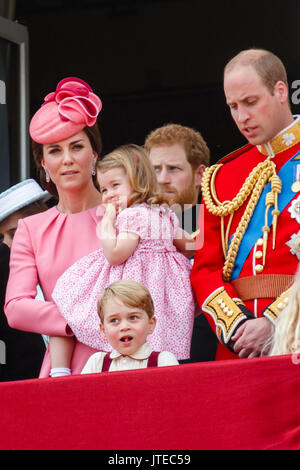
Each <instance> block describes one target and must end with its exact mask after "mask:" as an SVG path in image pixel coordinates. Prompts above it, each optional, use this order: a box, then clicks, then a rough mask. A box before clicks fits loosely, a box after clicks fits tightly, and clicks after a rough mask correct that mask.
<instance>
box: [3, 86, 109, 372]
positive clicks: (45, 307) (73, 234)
mask: <svg viewBox="0 0 300 470" xmlns="http://www.w3.org/2000/svg"><path fill="white" fill-rule="evenodd" d="M101 107H102V104H101V101H100V99H99V97H98V96H97V95H95V94H94V93H93V90H92V89H91V88H90V86H89V85H88V84H87V83H86V82H84V81H83V80H80V79H78V78H73V77H71V78H66V79H64V80H62V81H61V82H59V84H58V85H57V88H56V91H55V92H53V93H50V94H49V95H47V96H46V98H45V101H44V103H43V105H42V106H41V108H40V109H39V110H38V111H37V112H36V114H35V115H34V116H33V118H32V120H31V123H30V129H29V132H30V135H31V138H32V140H33V153H34V157H35V162H36V164H37V167H38V168H39V170H40V178H41V183H42V185H43V186H44V187H45V188H46V189H47V190H48V191H50V192H51V193H52V194H53V195H55V196H56V197H57V205H56V206H54V207H52V208H51V209H49V210H47V211H46V212H43V213H41V214H37V215H33V216H30V217H27V218H25V219H22V220H20V221H19V225H18V229H17V231H16V234H15V237H14V241H13V245H12V250H11V261H10V276H9V281H8V285H7V291H6V304H5V313H6V315H7V319H8V322H9V324H10V326H11V327H13V328H17V329H19V330H24V331H31V332H35V333H40V334H44V335H48V336H51V337H53V336H54V337H55V336H61V337H67V336H72V335H73V334H72V332H71V330H70V328H69V327H68V325H67V324H66V322H65V320H64V319H63V317H62V316H61V314H60V313H59V311H58V310H57V307H56V305H55V304H54V302H53V300H52V297H51V293H52V291H53V288H54V286H55V283H56V280H57V279H58V278H59V277H60V275H61V274H62V273H63V272H64V271H65V270H66V269H67V268H68V267H69V266H71V265H72V264H73V263H74V262H75V261H77V260H78V259H79V258H81V257H83V256H85V255H87V254H89V253H90V252H92V251H94V250H97V249H98V248H99V246H100V240H99V239H98V237H97V235H96V226H97V224H98V223H99V221H100V219H99V217H97V214H96V211H97V206H98V205H99V204H100V202H101V196H100V193H99V191H98V190H97V188H96V187H95V185H94V178H93V176H94V175H95V164H96V160H97V158H98V155H99V153H100V152H101V137H100V133H99V130H98V127H97V123H96V121H97V116H98V114H99V112H100V110H101ZM37 284H39V285H40V286H41V288H42V291H43V294H44V298H45V301H42V300H36V286H37ZM74 342H75V348H74V351H72V352H73V356H72V362H71V370H72V373H73V374H76V373H80V372H81V370H82V368H83V366H84V364H85V363H86V362H87V359H88V358H89V356H90V355H91V354H93V353H94V352H95V350H94V349H92V348H90V347H88V346H86V345H84V344H82V343H80V342H78V341H76V339H75V338H74ZM49 373H50V358H49V352H48V351H47V352H46V355H45V358H44V361H43V365H42V369H41V373H40V377H48V376H49ZM60 375H63V373H62V374H60Z"/></svg>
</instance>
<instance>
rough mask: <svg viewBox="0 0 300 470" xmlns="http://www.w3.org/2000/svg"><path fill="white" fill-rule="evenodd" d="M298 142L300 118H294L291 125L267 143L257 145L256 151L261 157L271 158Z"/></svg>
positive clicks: (299, 140) (299, 139) (299, 138)
mask: <svg viewBox="0 0 300 470" xmlns="http://www.w3.org/2000/svg"><path fill="white" fill-rule="evenodd" d="M298 142H300V116H296V119H295V121H294V122H292V124H290V125H289V126H287V127H286V128H285V129H283V130H282V131H280V132H279V134H277V135H276V136H275V137H273V139H271V140H270V141H269V142H267V143H265V144H261V145H257V149H258V151H259V152H260V153H262V154H263V155H265V156H267V157H271V158H272V157H274V156H275V155H276V154H277V153H280V152H283V151H284V150H287V149H289V148H290V147H293V145H295V144H297V143H298Z"/></svg>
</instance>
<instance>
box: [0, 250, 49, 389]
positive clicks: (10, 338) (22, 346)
mask: <svg viewBox="0 0 300 470" xmlns="http://www.w3.org/2000/svg"><path fill="white" fill-rule="evenodd" d="M9 256H10V250H9V248H8V246H7V245H5V244H4V243H2V242H0V382H4V381H10V380H23V379H31V378H37V377H38V375H39V371H40V368H41V364H42V360H43V357H44V354H45V344H44V340H43V338H42V336H41V335H38V334H35V333H27V332H24V331H19V330H15V329H13V328H10V326H9V325H8V323H7V319H6V316H5V314H4V310H3V307H4V302H5V291H6V285H7V281H8V274H9Z"/></svg>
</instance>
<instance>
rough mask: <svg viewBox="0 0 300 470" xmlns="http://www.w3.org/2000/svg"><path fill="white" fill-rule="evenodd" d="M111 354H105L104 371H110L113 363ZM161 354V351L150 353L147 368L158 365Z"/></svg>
mask: <svg viewBox="0 0 300 470" xmlns="http://www.w3.org/2000/svg"><path fill="white" fill-rule="evenodd" d="M109 354H110V353H107V354H105V356H104V358H103V365H102V372H108V371H109V368H110V364H111V361H112V359H111V358H110V357H109ZM159 354H160V353H159V352H158V351H152V353H151V354H150V356H149V358H148V364H147V368H148V367H157V361H158V355H159Z"/></svg>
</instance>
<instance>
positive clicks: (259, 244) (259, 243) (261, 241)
mask: <svg viewBox="0 0 300 470" xmlns="http://www.w3.org/2000/svg"><path fill="white" fill-rule="evenodd" d="M263 243H264V242H263V239H262V238H259V239H258V240H257V242H256V244H257V246H263Z"/></svg>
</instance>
